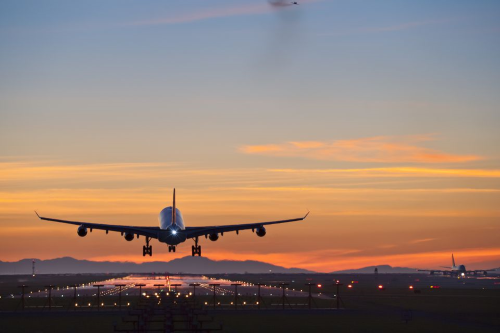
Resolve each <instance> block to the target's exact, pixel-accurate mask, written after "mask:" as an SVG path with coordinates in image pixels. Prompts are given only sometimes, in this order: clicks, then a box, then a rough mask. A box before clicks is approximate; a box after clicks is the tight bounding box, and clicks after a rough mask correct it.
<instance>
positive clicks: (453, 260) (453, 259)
mask: <svg viewBox="0 0 500 333" xmlns="http://www.w3.org/2000/svg"><path fill="white" fill-rule="evenodd" d="M451 263H452V264H453V267H455V266H456V265H455V257H453V253H452V254H451Z"/></svg>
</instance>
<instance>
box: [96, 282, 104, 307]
mask: <svg viewBox="0 0 500 333" xmlns="http://www.w3.org/2000/svg"><path fill="white" fill-rule="evenodd" d="M94 287H97V311H99V310H100V309H101V301H100V295H101V287H104V285H103V284H94Z"/></svg>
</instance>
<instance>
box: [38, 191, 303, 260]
mask: <svg viewBox="0 0 500 333" xmlns="http://www.w3.org/2000/svg"><path fill="white" fill-rule="evenodd" d="M35 213H36V212H35ZM308 214H309V212H308V213H307V214H306V215H305V216H304V217H299V218H294V219H289V220H280V221H269V222H256V223H247V224H233V225H224V226H207V227H185V226H184V220H183V218H182V214H181V212H180V211H179V209H177V208H175V189H174V197H173V204H172V206H171V207H166V208H164V209H163V210H162V211H161V212H160V215H159V217H158V219H159V222H160V226H159V227H133V226H122V225H112V224H100V223H90V222H80V221H68V220H59V219H53V218H49V217H42V216H40V215H38V213H36V215H37V216H38V217H39V218H40V219H41V220H46V221H51V222H60V223H67V224H74V225H78V230H77V233H78V235H79V236H80V237H85V236H86V235H87V232H88V230H90V232H92V230H93V229H99V230H106V234H107V233H108V232H109V231H115V232H120V233H121V234H122V236H124V237H125V239H126V240H127V241H132V240H133V239H134V238H135V237H137V238H139V236H144V237H145V238H146V245H145V246H143V249H142V255H143V256H146V255H149V256H152V255H153V247H152V246H151V245H149V242H150V241H151V239H158V241H160V242H161V243H166V244H168V252H175V248H176V246H177V245H178V244H180V243H183V242H185V241H186V240H187V239H193V240H194V242H195V245H193V246H192V255H193V256H195V255H198V256H201V246H200V245H198V238H199V237H200V236H205V238H208V239H210V240H211V241H213V242H215V241H216V240H218V239H219V234H220V235H221V236H223V235H224V233H225V232H231V231H236V234H238V233H239V231H240V230H250V229H251V230H252V232H255V233H256V234H257V236H259V237H264V236H265V235H266V228H265V227H264V226H265V225H271V224H279V223H288V222H295V221H302V220H304V219H305V218H306V217H307V215H308Z"/></svg>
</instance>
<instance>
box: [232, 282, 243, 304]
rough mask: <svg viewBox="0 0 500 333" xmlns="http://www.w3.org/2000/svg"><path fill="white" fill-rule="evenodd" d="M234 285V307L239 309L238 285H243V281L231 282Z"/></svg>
mask: <svg viewBox="0 0 500 333" xmlns="http://www.w3.org/2000/svg"><path fill="white" fill-rule="evenodd" d="M231 285H232V286H234V309H235V310H238V286H241V283H231Z"/></svg>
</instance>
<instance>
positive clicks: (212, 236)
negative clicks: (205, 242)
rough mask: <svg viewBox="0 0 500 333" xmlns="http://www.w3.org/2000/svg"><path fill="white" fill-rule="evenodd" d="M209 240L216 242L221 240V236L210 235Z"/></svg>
mask: <svg viewBox="0 0 500 333" xmlns="http://www.w3.org/2000/svg"><path fill="white" fill-rule="evenodd" d="M208 238H209V239H210V240H211V241H212V242H215V241H216V240H218V239H219V234H210V235H208Z"/></svg>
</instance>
